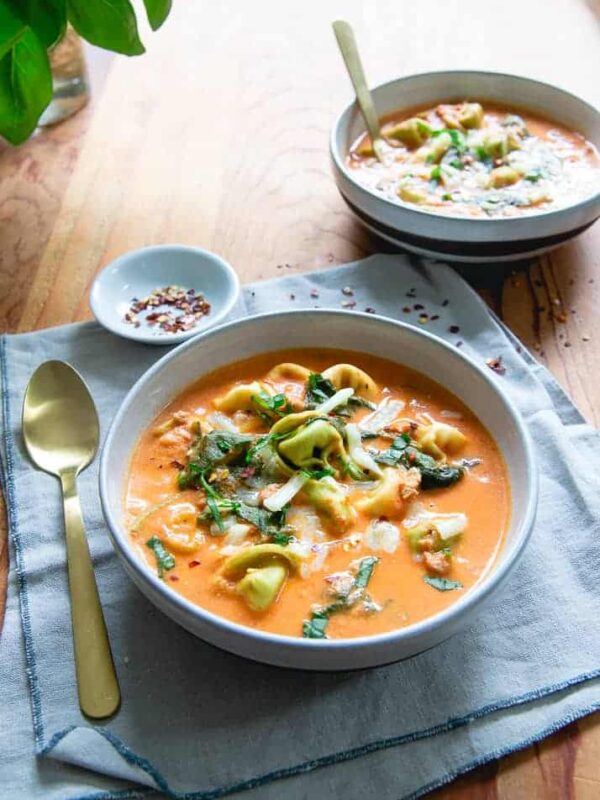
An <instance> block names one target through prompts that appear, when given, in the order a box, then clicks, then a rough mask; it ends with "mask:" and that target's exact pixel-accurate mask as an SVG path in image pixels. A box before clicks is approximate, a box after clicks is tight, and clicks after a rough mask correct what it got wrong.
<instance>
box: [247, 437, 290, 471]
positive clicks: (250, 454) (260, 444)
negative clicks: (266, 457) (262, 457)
mask: <svg viewBox="0 0 600 800" xmlns="http://www.w3.org/2000/svg"><path fill="white" fill-rule="evenodd" d="M293 433H295V431H294V430H291V431H287V432H286V433H267V434H265V435H264V436H260V437H259V438H258V439H257V440H256V444H254V445H252V447H249V448H248V450H247V451H246V459H245V460H246V464H250V463H251V461H252V460H253V459H254V457H255V456H256V455H257V454H258V453H260V451H261V450H262V449H263V448H264V447H267V445H270V444H271V443H272V442H279V441H281V439H287V437H288V436H292V434H293Z"/></svg>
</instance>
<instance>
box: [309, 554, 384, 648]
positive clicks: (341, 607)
mask: <svg viewBox="0 0 600 800" xmlns="http://www.w3.org/2000/svg"><path fill="white" fill-rule="evenodd" d="M378 561H379V559H378V558H377V557H376V556H366V558H361V560H360V562H359V564H358V568H357V570H356V576H355V578H354V583H353V584H352V588H351V589H350V591H349V592H348V594H347V595H346V596H345V597H341V598H340V599H339V600H336V601H335V602H334V603H330V604H329V605H327V606H322V607H321V608H318V609H316V610H315V611H313V612H312V613H311V615H310V619H307V620H304V622H303V623H302V636H303V637H304V638H305V639H327V633H326V629H327V623H328V622H329V618H330V617H331V615H332V614H337V613H338V612H340V611H345V610H347V609H348V608H351V607H352V606H353V605H355V604H356V603H358V601H359V600H362V599H363V597H364V593H365V589H366V588H367V584H368V583H369V581H370V580H371V576H372V575H373V570H374V568H375V564H377V562H378Z"/></svg>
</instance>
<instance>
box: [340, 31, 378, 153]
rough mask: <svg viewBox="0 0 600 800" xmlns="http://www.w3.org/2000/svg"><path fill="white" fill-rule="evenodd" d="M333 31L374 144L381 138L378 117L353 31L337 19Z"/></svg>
mask: <svg viewBox="0 0 600 800" xmlns="http://www.w3.org/2000/svg"><path fill="white" fill-rule="evenodd" d="M333 32H334V33H335V38H336V39H337V43H338V46H339V48H340V52H341V54H342V58H343V59H344V64H345V65H346V69H347V70H348V75H349V76H350V80H351V81H352V85H353V86H354V91H355V92H356V99H357V100H358V105H359V107H360V110H361V112H362V115H363V117H364V118H365V123H366V125H367V130H368V132H369V136H370V137H371V142H373V144H375V142H376V141H377V140H378V139H381V129H380V127H379V118H378V116H377V112H376V110H375V106H374V104H373V96H372V95H371V92H370V91H369V87H368V86H367V80H366V78H365V72H364V70H363V65H362V62H361V60H360V54H359V52H358V46H357V44H356V39H355V37H354V31H353V30H352V27H351V25H350V23H348V22H345V21H344V20H341V19H339V20H336V22H334V23H333Z"/></svg>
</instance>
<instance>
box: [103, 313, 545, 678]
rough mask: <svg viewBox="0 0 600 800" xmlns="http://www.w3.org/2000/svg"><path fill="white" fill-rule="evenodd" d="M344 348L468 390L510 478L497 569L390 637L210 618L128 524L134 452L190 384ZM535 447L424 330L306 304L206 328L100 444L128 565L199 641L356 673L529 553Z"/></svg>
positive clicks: (119, 545) (475, 368)
mask: <svg viewBox="0 0 600 800" xmlns="http://www.w3.org/2000/svg"><path fill="white" fill-rule="evenodd" d="M282 335H285V345H286V347H290V348H294V347H303V348H315V349H319V348H322V347H323V346H324V345H327V347H332V348H343V349H351V350H356V351H361V352H363V353H371V354H373V355H377V356H381V357H383V358H388V359H390V360H392V361H400V362H401V363H402V364H404V365H406V366H408V367H412V368H413V369H417V370H423V365H426V369H427V374H428V375H429V376H430V377H431V378H433V379H434V380H435V381H437V382H438V383H440V384H441V385H442V386H445V387H446V388H447V389H449V390H450V391H451V392H453V393H454V394H455V395H456V396H457V397H459V398H460V399H461V400H462V401H463V402H464V403H465V404H466V405H468V406H469V408H470V409H471V410H472V411H473V412H474V413H475V414H476V415H477V416H478V417H479V419H480V420H481V422H482V423H483V424H484V425H485V426H486V427H487V429H488V430H489V431H490V433H491V434H492V436H493V437H494V439H495V440H496V442H497V444H498V446H499V447H500V450H501V452H502V455H503V457H504V460H505V462H506V465H507V468H508V474H509V480H510V484H511V519H510V524H509V529H508V531H507V534H506V540H505V542H504V546H503V547H502V550H501V552H500V554H499V556H498V559H497V561H496V563H495V564H494V566H493V568H492V569H490V570H489V571H488V572H487V574H486V575H484V576H483V577H482V579H481V580H480V581H479V582H478V583H477V584H476V585H475V586H474V587H472V588H471V589H470V590H469V591H468V592H465V594H464V595H462V596H461V597H460V599H458V600H457V602H455V603H454V604H453V605H451V606H450V607H449V608H447V609H445V610H444V611H442V612H441V613H439V614H436V615H434V616H433V617H429V618H428V619H425V620H423V621H422V622H418V623H416V624H414V625H409V626H407V627H404V628H399V629H398V630H394V631H390V632H389V633H383V634H377V635H375V636H363V637H360V638H356V639H338V640H336V639H332V640H322V641H321V640H315V639H302V638H296V637H292V636H281V635H277V634H273V633H267V632H264V631H259V630H255V629H254V628H249V627H245V626H242V625H238V624H236V623H234V622H231V621H229V620H227V619H225V618H223V617H219V616H217V615H215V614H212V613H211V612H210V611H207V610H206V609H204V608H201V607H200V606H197V605H194V604H193V603H191V602H189V601H188V600H186V599H185V598H184V597H182V596H181V595H180V594H178V593H177V592H175V591H174V590H173V589H172V588H171V587H170V586H169V585H168V584H167V583H166V582H165V581H162V580H160V579H159V578H158V577H157V575H156V573H155V571H153V570H152V569H150V567H149V566H148V565H147V564H146V563H145V562H144V561H142V559H141V558H140V557H139V555H138V554H137V553H135V551H134V548H133V546H132V543H131V541H130V538H129V534H128V532H127V529H126V526H125V508H124V495H125V487H126V481H127V477H128V472H129V464H130V460H131V456H132V453H133V450H134V448H135V446H136V444H137V441H138V439H139V437H140V435H141V434H142V432H143V431H144V430H145V429H146V428H147V426H148V425H150V424H151V423H152V420H153V419H154V418H155V416H156V414H157V413H158V412H159V411H160V410H161V409H163V408H164V407H165V405H166V404H167V403H169V402H170V401H171V400H172V399H173V398H174V397H175V396H177V395H178V394H179V393H180V392H182V391H183V390H184V389H185V388H186V387H187V386H189V384H190V383H191V382H193V381H194V380H197V379H198V378H200V377H201V376H202V375H204V374H206V373H208V372H211V371H212V370H215V369H217V368H219V367H221V366H224V365H227V364H231V363H232V362H235V361H239V360H240V359H245V358H249V357H251V356H254V355H257V354H259V353H267V352H270V351H272V350H273V349H274V348H276V347H277V344H278V343H280V342H281V337H282ZM537 485H538V479H537V471H536V467H535V463H534V455H533V448H532V445H531V441H530V438H529V435H528V433H527V430H526V428H525V426H524V424H523V421H522V419H521V416H520V414H519V412H518V411H517V409H516V408H515V407H514V406H513V404H512V402H511V401H510V399H509V398H508V397H507V396H506V395H505V394H504V392H503V390H502V388H501V381H500V380H499V379H498V378H497V377H496V376H494V375H493V374H492V373H491V371H490V370H488V369H486V368H485V367H480V366H479V365H477V364H475V363H474V362H473V361H471V360H470V359H468V358H466V357H465V356H463V355H462V354H461V353H459V352H458V350H456V348H454V347H451V346H450V345H448V344H446V343H445V342H443V341H442V340H441V339H438V338H437V337H435V336H432V335H431V334H429V333H426V332H425V331H420V330H416V329H415V328H413V327H411V326H409V325H406V324H404V323H401V322H395V321H393V320H388V319H383V318H381V317H374V316H372V315H370V314H359V313H355V312H351V311H328V310H325V309H323V310H318V311H317V310H307V311H287V312H276V313H271V314H263V315H260V316H256V317H251V318H249V319H243V320H240V321H237V322H232V323H229V324H226V325H222V326H221V327H219V328H217V329H215V330H212V331H207V332H206V333H205V334H203V335H201V336H197V337H196V338H194V339H192V340H191V341H189V342H186V344H184V345H182V346H181V347H177V348H176V349H175V350H173V351H171V352H170V353H168V354H167V355H165V356H164V357H163V358H161V359H160V361H158V362H157V363H156V364H155V365H154V366H153V367H151V368H150V369H149V370H148V371H147V372H146V373H145V375H143V376H142V377H141V378H140V380H138V382H137V383H136V384H135V385H134V386H133V388H132V389H131V391H130V392H129V394H128V395H127V397H126V398H125V400H124V401H123V404H122V405H121V408H120V410H119V411H118V413H117V415H116V417H115V419H114V421H113V424H112V427H111V429H110V432H109V434H108V437H107V439H106V444H105V445H104V449H103V452H102V458H101V462H100V498H101V501H102V509H103V512H104V516H105V519H106V522H107V523H108V529H109V535H110V538H111V541H112V543H113V546H114V548H115V550H116V552H117V555H118V556H119V558H120V559H121V562H122V564H123V567H124V568H125V570H126V572H127V573H128V575H129V576H130V577H131V579H132V580H133V581H134V583H135V584H136V585H137V587H138V588H139V589H140V590H141V591H142V592H143V593H144V594H145V595H146V597H148V599H149V600H150V601H151V602H152V603H153V604H154V605H156V606H157V608H159V609H160V610H161V611H163V612H164V613H165V614H167V615H168V616H169V617H171V618H172V619H173V620H174V621H175V622H177V623H179V625H182V626H183V627H184V628H186V629H187V630H188V631H190V632H191V633H193V634H194V635H196V636H198V637H199V638H200V639H204V640H205V641H207V642H209V643H211V644H213V645H216V646H217V647H221V648H223V649H224V650H228V651H230V652H232V653H235V654H237V655H240V656H245V657H246V658H250V659H253V660H255V661H262V662H265V663H267V664H275V665H277V666H282V667H292V668H296V669H309V670H351V669H360V668H365V667H374V666H378V665H381V664H386V663H390V662H393V661H397V660H399V659H403V658H407V657H408V656H411V655H414V654H415V653H419V652H421V651H423V650H427V649H428V648H430V647H433V646H434V645H436V644H438V643H439V642H441V641H443V640H444V639H447V638H448V637H449V636H451V635H452V634H453V633H455V632H456V631H458V630H459V629H460V628H462V627H464V626H465V625H468V624H470V623H471V622H472V621H473V619H474V617H475V615H476V614H477V613H479V612H480V610H481V606H482V605H483V604H484V602H485V601H487V600H488V599H489V598H490V597H492V595H494V594H495V593H496V592H497V591H498V589H499V588H500V587H501V585H502V584H503V583H504V582H505V580H506V578H507V576H508V575H509V574H510V572H511V571H512V569H513V568H514V566H515V564H516V563H517V562H518V560H519V558H520V557H521V555H522V553H523V550H524V548H525V545H526V544H527V540H528V538H529V535H530V533H531V530H532V527H533V523H534V519H535V512H536V506H537V491H538V489H537Z"/></svg>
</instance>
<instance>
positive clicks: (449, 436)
mask: <svg viewBox="0 0 600 800" xmlns="http://www.w3.org/2000/svg"><path fill="white" fill-rule="evenodd" d="M416 439H417V442H418V443H419V447H420V448H421V450H423V452H424V453H427V454H428V455H430V456H433V457H434V458H436V459H438V461H440V460H442V459H444V458H445V457H446V455H454V454H455V453H458V452H459V451H460V450H462V448H463V447H464V446H465V444H466V441H467V437H466V436H465V435H464V433H462V432H461V431H459V430H458V428H455V427H454V425H448V424H447V423H445V422H431V424H429V425H423V426H420V427H419V428H418V429H417V432H416Z"/></svg>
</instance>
